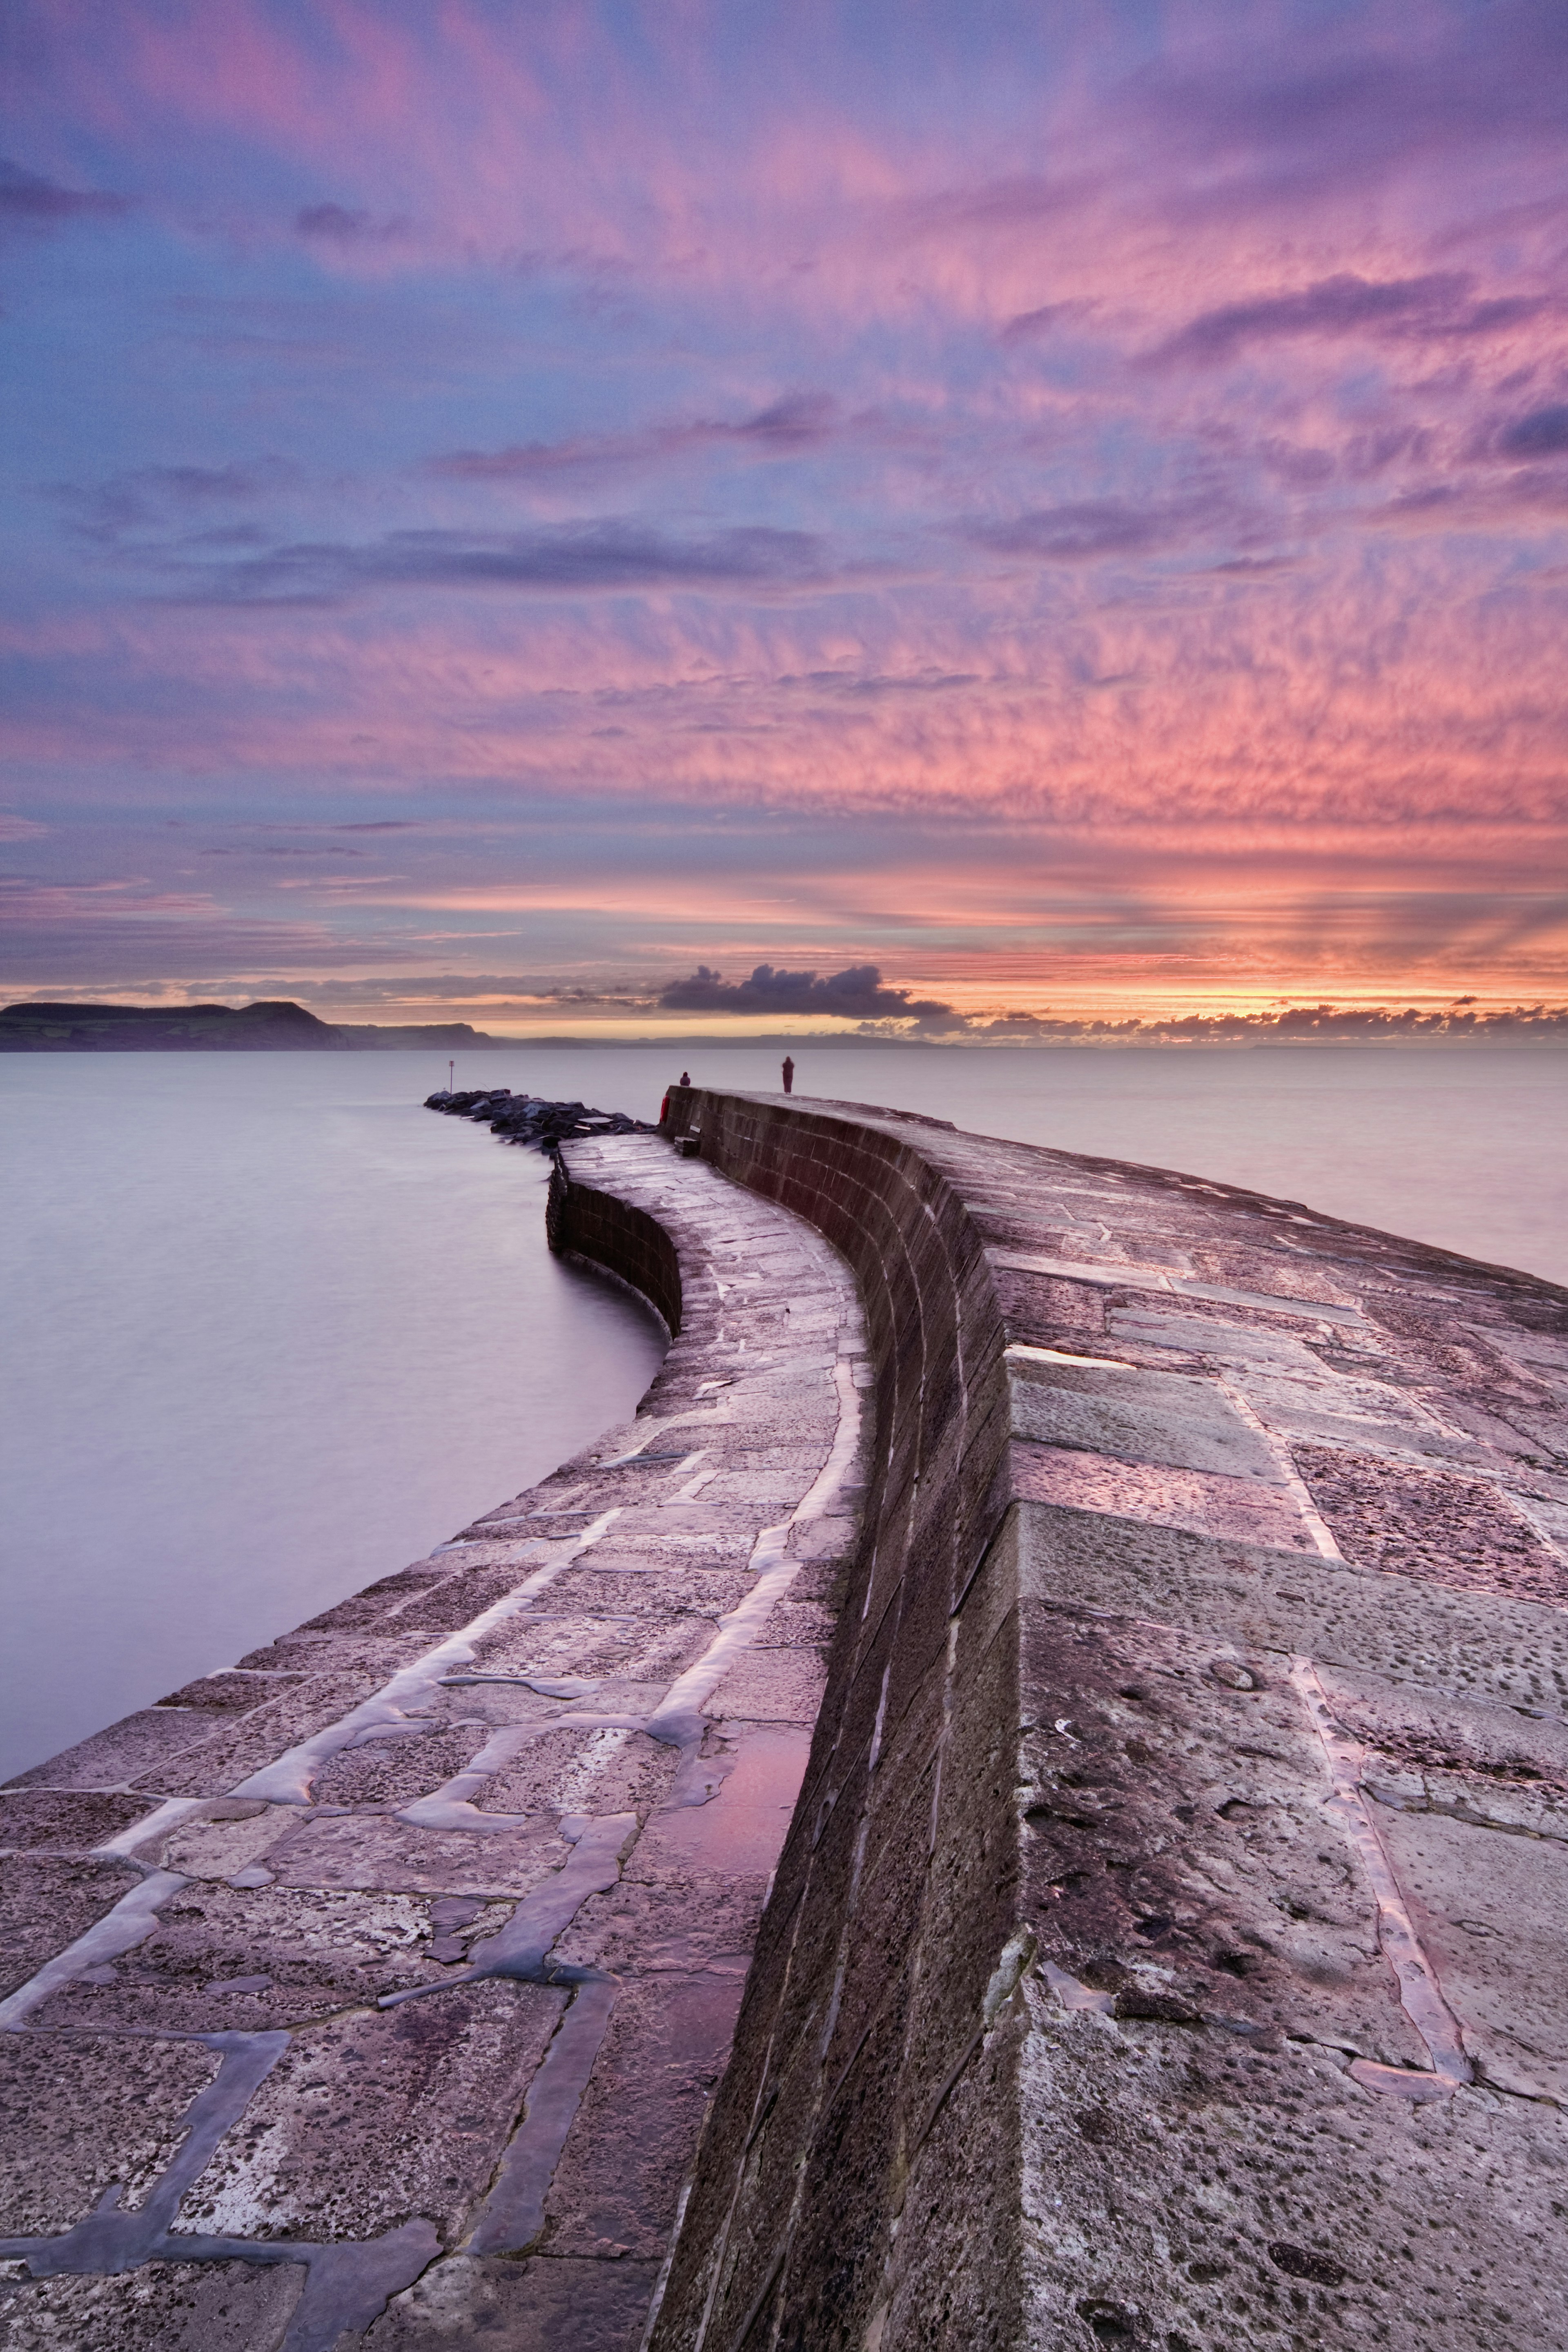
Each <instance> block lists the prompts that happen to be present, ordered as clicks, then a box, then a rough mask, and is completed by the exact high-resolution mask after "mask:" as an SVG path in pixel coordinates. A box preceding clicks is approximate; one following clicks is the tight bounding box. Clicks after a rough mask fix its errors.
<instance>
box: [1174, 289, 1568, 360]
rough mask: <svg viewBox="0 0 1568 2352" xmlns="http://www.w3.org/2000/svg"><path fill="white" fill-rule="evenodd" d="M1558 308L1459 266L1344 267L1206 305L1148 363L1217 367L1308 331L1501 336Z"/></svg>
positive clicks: (1323, 334) (1314, 334) (1430, 337)
mask: <svg viewBox="0 0 1568 2352" xmlns="http://www.w3.org/2000/svg"><path fill="white" fill-rule="evenodd" d="M1552 307H1554V306H1553V305H1552V301H1551V299H1550V298H1548V297H1547V296H1546V295H1544V294H1531V295H1523V294H1514V295H1496V296H1492V297H1490V298H1483V297H1481V296H1479V295H1478V293H1477V290H1476V283H1475V280H1474V278H1471V277H1469V276H1468V275H1466V274H1465V273H1463V272H1460V271H1458V270H1433V271H1430V272H1428V273H1427V274H1426V276H1424V277H1421V278H1389V279H1384V280H1381V281H1380V280H1377V279H1373V278H1358V277H1356V276H1354V275H1353V274H1352V273H1351V272H1350V271H1341V272H1339V273H1337V274H1336V275H1335V276H1334V277H1332V278H1320V279H1318V280H1317V281H1316V283H1314V284H1312V285H1310V286H1304V287H1301V288H1300V289H1295V290H1292V291H1289V292H1280V293H1271V294H1261V295H1256V296H1253V297H1252V298H1251V299H1247V300H1246V301H1239V302H1224V303H1221V304H1219V305H1218V306H1217V308H1215V309H1214V310H1205V311H1202V312H1200V314H1199V315H1198V316H1197V317H1196V318H1195V319H1192V320H1188V322H1187V324H1186V325H1185V326H1184V327H1182V328H1179V329H1178V330H1177V331H1176V333H1175V334H1173V335H1170V336H1168V337H1167V338H1166V339H1165V341H1163V342H1162V343H1160V344H1158V345H1157V346H1156V347H1155V349H1154V350H1153V351H1152V352H1149V354H1148V355H1147V359H1146V362H1145V364H1146V365H1150V366H1164V367H1173V366H1178V365H1187V366H1198V367H1215V366H1219V365H1222V364H1223V363H1225V362H1227V361H1230V360H1234V359H1237V358H1238V357H1239V356H1240V355H1241V354H1242V353H1243V352H1246V351H1247V350H1249V349H1251V348H1253V347H1254V346H1256V345H1258V344H1260V343H1279V342H1285V341H1296V340H1299V339H1300V340H1304V339H1307V338H1322V339H1327V338H1345V337H1350V336H1363V337H1373V338H1376V337H1398V338H1404V339H1407V340H1409V341H1426V342H1440V341H1448V340H1452V339H1464V338H1474V337H1479V336H1483V335H1498V334H1502V333H1505V332H1507V331H1510V330H1511V329H1513V328H1516V327H1520V326H1522V325H1525V324H1526V323H1528V322H1529V321H1530V320H1533V319H1538V318H1539V317H1540V316H1541V315H1542V312H1543V311H1545V310H1549V309H1551V308H1552Z"/></svg>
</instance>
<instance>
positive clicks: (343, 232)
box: [294, 205, 408, 245]
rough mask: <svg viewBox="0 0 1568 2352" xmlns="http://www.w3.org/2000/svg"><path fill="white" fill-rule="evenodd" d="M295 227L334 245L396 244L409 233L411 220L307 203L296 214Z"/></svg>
mask: <svg viewBox="0 0 1568 2352" xmlns="http://www.w3.org/2000/svg"><path fill="white" fill-rule="evenodd" d="M294 227H295V230H296V233H297V234H298V235H299V236H305V237H320V238H324V239H325V240H326V241H327V242H328V243H329V244H331V245H363V244H371V245H395V244H397V243H398V242H400V240H401V239H402V238H404V237H405V236H407V235H408V223H407V221H405V219H403V218H402V217H401V216H399V217H398V218H397V219H395V220H384V221H376V220H373V219H372V218H371V215H369V213H365V212H351V211H350V210H349V209H348V207H347V206H346V205H305V206H304V207H303V209H302V210H301V211H300V212H298V213H296V214H295V215H294Z"/></svg>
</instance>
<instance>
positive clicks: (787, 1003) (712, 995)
mask: <svg viewBox="0 0 1568 2352" xmlns="http://www.w3.org/2000/svg"><path fill="white" fill-rule="evenodd" d="M658 1003H659V1009H660V1011H661V1012H664V1013H742V1014H757V1013H762V1014H765V1015H767V1016H768V1017H769V1018H773V1019H778V1020H791V1019H794V1020H799V1021H806V1020H814V1019H823V1018H826V1017H833V1018H837V1019H840V1020H847V1021H889V1020H890V1021H898V1022H905V1021H914V1022H916V1023H919V1024H923V1025H929V1024H931V1023H932V1022H940V1023H949V1022H951V1023H952V1026H954V1027H961V1026H962V1025H963V1024H962V1023H961V1022H959V1021H957V1020H956V1019H954V1017H953V1012H952V1005H951V1004H941V1003H935V1002H934V1001H932V1000H931V999H929V998H920V997H916V996H914V995H913V994H912V993H911V992H910V990H908V989H907V988H888V987H885V986H884V985H883V982H882V975H881V973H880V971H879V970H878V969H877V966H876V965H875V964H874V963H865V964H854V965H850V966H848V967H847V969H846V970H845V971H830V972H822V973H818V972H815V971H775V970H774V968H773V965H772V964H767V963H760V964H758V965H757V966H756V968H755V970H754V971H752V972H750V973H748V975H747V977H746V978H745V979H744V980H739V981H726V980H725V979H724V978H723V976H722V975H721V973H720V972H717V971H709V969H708V967H707V965H706V964H699V965H698V967H697V970H696V971H694V972H693V973H692V974H691V975H690V977H689V979H687V980H678V981H672V982H670V984H669V986H668V987H667V988H664V989H661V990H660V992H659V997H658Z"/></svg>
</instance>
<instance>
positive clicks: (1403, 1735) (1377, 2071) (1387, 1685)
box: [650, 1090, 1568, 2352]
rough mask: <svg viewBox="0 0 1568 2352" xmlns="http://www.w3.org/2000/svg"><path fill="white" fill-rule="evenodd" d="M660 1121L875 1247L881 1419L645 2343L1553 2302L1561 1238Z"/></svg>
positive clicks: (856, 2338)
mask: <svg viewBox="0 0 1568 2352" xmlns="http://www.w3.org/2000/svg"><path fill="white" fill-rule="evenodd" d="M669 1127H670V1130H671V1132H672V1133H675V1134H679V1133H682V1132H684V1133H685V1134H686V1135H687V1137H688V1138H689V1139H695V1142H694V1143H693V1141H691V1140H688V1142H687V1143H686V1145H685V1146H684V1148H685V1149H687V1150H692V1149H696V1150H699V1151H700V1155H701V1157H702V1158H703V1159H704V1160H708V1161H710V1163H711V1164H712V1165H713V1166H714V1167H716V1168H718V1169H720V1170H721V1171H723V1172H724V1173H725V1174H726V1175H729V1176H731V1177H732V1178H733V1179H735V1180H736V1181H739V1182H741V1183H743V1184H745V1185H747V1186H748V1187H751V1188H752V1189H754V1190H755V1191H757V1192H762V1193H763V1194H764V1195H766V1196H767V1197H768V1198H769V1199H771V1200H773V1201H776V1202H780V1203H782V1204H784V1206H786V1207H788V1208H790V1209H792V1210H794V1211H795V1213H797V1214H799V1215H801V1216H803V1217H805V1218H806V1219H808V1220H809V1221H810V1222H811V1223H814V1224H816V1226H817V1228H818V1229H819V1230H820V1231H821V1232H822V1233H824V1234H826V1236H827V1237H828V1239H829V1240H831V1241H832V1242H833V1244H835V1246H836V1247H837V1249H839V1250H841V1251H842V1252H843V1254H844V1255H845V1256H846V1257H847V1259H848V1260H849V1262H850V1264H851V1265H853V1267H854V1269H855V1272H856V1275H857V1276H858V1280H859V1283H860V1286H861V1291H862V1297H863V1301H864V1306H865V1311H866V1318H867V1328H868V1338H869V1344H870V1351H871V1360H872V1364H873V1367H874V1371H875V1395H876V1401H877V1444H876V1448H875V1455H874V1464H873V1469H872V1475H871V1485H870V1490H869V1494H868V1508H867V1515H866V1527H865V1534H864V1539H863V1543H862V1548H861V1550H860V1553H859V1556H858V1560H857V1563H856V1567H855V1570H854V1573H853V1575H852V1577H851V1579H850V1581H849V1584H848V1587H847V1592H846V1595H845V1600H844V1605H843V1607H842V1610H841V1612H840V1616H839V1622H838V1629H837V1639H836V1643H835V1646H834V1649H833V1652H832V1655H831V1660H830V1667H829V1674H828V1681H827V1688H826V1696H825V1699H824V1703H823V1707H822V1711H821V1714H820V1715H819V1717H818V1719H817V1724H816V1734H815V1738H814V1741H813V1747H812V1753H811V1760H810V1763H809V1766H808V1768H807V1771H806V1775H805V1782H804V1785H803V1788H802V1793H801V1800H800V1803H799V1805H798V1807H797V1810H796V1811H795V1818H794V1822H793V1823H792V1826H791V1831H790V1834H789V1838H788V1841H787V1843H786V1845H785V1848H784V1853H783V1855H782V1856H781V1859H780V1863H779V1866H778V1870H777V1874H776V1876H775V1882H774V1885H773V1894H772V1896H771V1899H770V1902H769V1906H768V1909H767V1912H766V1914H765V1916H764V1919H763V1928H762V1933H761V1937H760V1938H759V1943H758V1948H757V1952H756V1957H755V1959H754V1962H753V1966H752V1973H751V1977H750V1979H749V1982H748V1986H747V1990H746V1995H745V2000H744V2002H743V2004H742V2011H741V2015H740V2019H739V2022H738V2026H737V2032H736V2040H735V2048H734V2053H733V2056H732V2058H731V2063H730V2065H729V2068H728V2070H727V2072H726V2074H725V2076H724V2079H723V2082H722V2084H721V2088H720V2091H719V2094H718V2096H717V2098H716V2100H715V2102H714V2105H713V2106H712V2109H711V2111H710V2116H709V2119H708V2123H707V2126H706V2128H705V2133H704V2137H703V2142H702V2147H701V2150H700V2159H699V2162H698V2165H697V2168H696V2173H695V2177H694V2180H693V2183H692V2186H691V2189H690V2191H689V2198H688V2201H687V2204H686V2209H685V2218H684V2223H683V2226H682V2229H681V2231H680V2233H679V2242H678V2245H677V2247H676V2250H675V2253H674V2257H673V2261H672V2263H671V2267H670V2271H669V2274H668V2282H667V2284H666V2285H665V2288H664V2291H663V2294H662V2300H661V2302H660V2304H659V2306H658V2312H657V2315H656V2319H655V2323H654V2326H653V2328H652V2330H651V2333H650V2342H651V2345H652V2346H653V2347H654V2352H678V2347H679V2352H699V2347H701V2352H742V2347H753V2346H763V2345H766V2346H776V2347H793V2352H819V2347H855V2352H860V2347H864V2352H902V2348H903V2347H916V2346H920V2347H925V2346H944V2347H948V2346H951V2347H966V2348H967V2347H980V2346H986V2347H990V2346H996V2347H1004V2346H1007V2347H1011V2346H1024V2345H1029V2346H1040V2347H1058V2346H1061V2347H1077V2346H1081V2347H1086V2352H1087V2347H1089V2346H1091V2345H1093V2344H1095V2343H1100V2344H1111V2345H1123V2346H1128V2347H1134V2346H1151V2347H1152V2346H1159V2347H1165V2348H1166V2352H1197V2347H1216V2352H1217V2347H1220V2346H1224V2347H1227V2352H1230V2347H1239V2346H1255V2345H1256V2346H1258V2347H1265V2346H1267V2347H1282V2346H1291V2347H1296V2346H1303V2347H1304V2346H1306V2345H1309V2344H1310V2345H1317V2344H1320V2343H1323V2344H1328V2343H1341V2342H1345V2343H1351V2342H1364V2341H1367V2340H1372V2341H1375V2342H1381V2343H1386V2344H1392V2345H1396V2346H1400V2347H1409V2352H1416V2347H1430V2346H1432V2345H1436V2344H1441V2345H1443V2346H1445V2347H1447V2346H1456V2347H1467V2352H1469V2348H1470V2347H1473V2348H1474V2352H1481V2347H1492V2346H1495V2345H1498V2344H1500V2343H1508V2344H1515V2343H1518V2344H1524V2343H1527V2342H1529V2343H1548V2342H1550V2343H1561V2342H1564V2341H1568V2337H1564V2336H1563V2326H1562V2316H1563V2311H1564V2309H1568V2275H1565V2271H1568V2265H1565V2263H1564V2257H1563V2241H1562V2233H1561V2228H1560V2224H1559V2222H1558V2220H1557V2218H1556V2217H1557V2216H1558V2215H1559V2213H1560V2210H1561V2203H1560V2200H1559V2203H1557V2204H1553V2202H1552V2181H1553V2179H1560V2178H1561V2167H1562V2164H1563V2157H1564V2155H1565V2154H1568V2148H1565V2147H1564V2141H1563V2102H1564V2099H1565V2098H1568V1999H1564V1997H1563V1993H1562V1991H1561V1985H1562V1978H1561V1970H1560V1964H1559V1963H1560V1950H1561V1937H1562V1934H1563V1928H1564V1927H1565V1926H1568V1868H1565V1856H1568V1720H1565V1717H1568V1613H1565V1607H1568V1442H1565V1441H1568V1430H1565V1414H1564V1407H1565V1405H1568V1294H1564V1293H1563V1291H1561V1290H1557V1289H1555V1288H1553V1287H1552V1286H1550V1285H1547V1284H1543V1283H1538V1282H1534V1281H1531V1279H1529V1278H1528V1277H1526V1276H1520V1275H1516V1274H1513V1273H1510V1272H1509V1271H1507V1270H1505V1269H1498V1268H1489V1267H1484V1266H1479V1265H1473V1264H1471V1263H1469V1262H1468V1261H1466V1260H1463V1259H1458V1258H1456V1257H1453V1256H1451V1255H1446V1254H1444V1253H1441V1252H1438V1251H1435V1250H1431V1249H1426V1248H1422V1247H1420V1246H1418V1245H1416V1244H1409V1243H1405V1242H1400V1241H1396V1240H1394V1239H1393V1238H1392V1237H1390V1236H1388V1235H1384V1234H1374V1233H1370V1232H1366V1231H1363V1230H1362V1229H1358V1228H1355V1227H1352V1226H1348V1225H1345V1224H1342V1223H1335V1222H1333V1221H1331V1220H1328V1219H1323V1218H1320V1217H1317V1216H1315V1215H1314V1214H1312V1213H1311V1212H1310V1211H1309V1210H1307V1209H1304V1208H1302V1207H1301V1206H1300V1204H1298V1203H1292V1202H1278V1201H1269V1200H1264V1199H1261V1198H1259V1197H1258V1196H1256V1195H1251V1194H1247V1193H1244V1192H1237V1191H1235V1190H1233V1189H1231V1188H1227V1187H1226V1186H1222V1185H1215V1184H1206V1183H1203V1182H1201V1181H1198V1180H1195V1179H1192V1178H1187V1177H1183V1176H1177V1175H1172V1174H1168V1173H1165V1172H1163V1171H1155V1170H1144V1169H1132V1168H1128V1167H1124V1166H1119V1165H1117V1164H1116V1163H1112V1162H1108V1161H1097V1160H1086V1159H1083V1158H1077V1157H1072V1156H1068V1155H1065V1154H1056V1153H1052V1152H1048V1151H1041V1150H1028V1149H1026V1148H1024V1147H1019V1146H1012V1145H1007V1144H1002V1143H994V1142H990V1141H987V1140H985V1139H979V1138H975V1137H969V1136H963V1135H959V1134H956V1133H954V1132H952V1130H951V1129H947V1130H944V1129H942V1128H941V1127H940V1126H939V1125H937V1124H935V1123H933V1122H929V1121H917V1120H913V1119H910V1118H900V1117H898V1116H897V1115H894V1114H878V1113H874V1112H868V1111H866V1110H864V1109H863V1108H858V1107H856V1106H849V1105H844V1106H837V1105H825V1104H809V1103H801V1102H798V1101H786V1100H784V1098H783V1097H751V1098H746V1097H733V1096H721V1095H715V1094H710V1093H704V1092H701V1091H699V1090H692V1091H679V1092H677V1093H675V1094H674V1095H672V1097H671V1101H670V1106H669Z"/></svg>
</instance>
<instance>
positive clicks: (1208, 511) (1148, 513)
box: [967, 492, 1238, 563]
mask: <svg viewBox="0 0 1568 2352" xmlns="http://www.w3.org/2000/svg"><path fill="white" fill-rule="evenodd" d="M1237 520H1238V518H1237V510H1236V508H1235V506H1234V504H1233V502H1232V501H1231V500H1230V499H1228V498H1227V497H1226V496H1225V495H1224V494H1223V493H1219V492H1215V493H1212V494H1208V495H1204V496H1197V497H1192V498H1186V499H1165V500H1163V501H1162V500H1160V499H1147V500H1137V501H1135V500H1132V499H1064V500H1063V501H1062V502H1061V503H1060V504H1059V505H1057V506H1050V507H1037V508H1036V509H1034V510H1033V511H1032V512H1031V513H1028V514H1021V515H1018V516H1016V518H1015V519H1014V520H1012V521H1011V522H1003V523H982V524H976V525H974V526H973V527H972V528H971V530H969V532H968V534H967V536H968V537H969V538H971V539H972V540H973V541H974V543H975V544H976V545H977V546H981V547H987V548H990V549H993V550H994V551H995V553H997V554H998V555H1025V556H1034V557H1036V558H1037V559H1038V560H1039V561H1040V562H1044V563H1096V562H1100V560H1101V559H1102V558H1104V557H1109V556H1138V555H1157V554H1160V553H1162V552H1163V551H1165V550H1166V549H1169V548H1173V547H1178V546H1181V545H1184V543H1185V542H1187V541H1190V540H1193V539H1194V538H1200V537H1204V536H1206V535H1208V534H1210V533H1212V532H1213V531H1215V530H1231V531H1234V530H1235V529H1236V527H1237Z"/></svg>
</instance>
